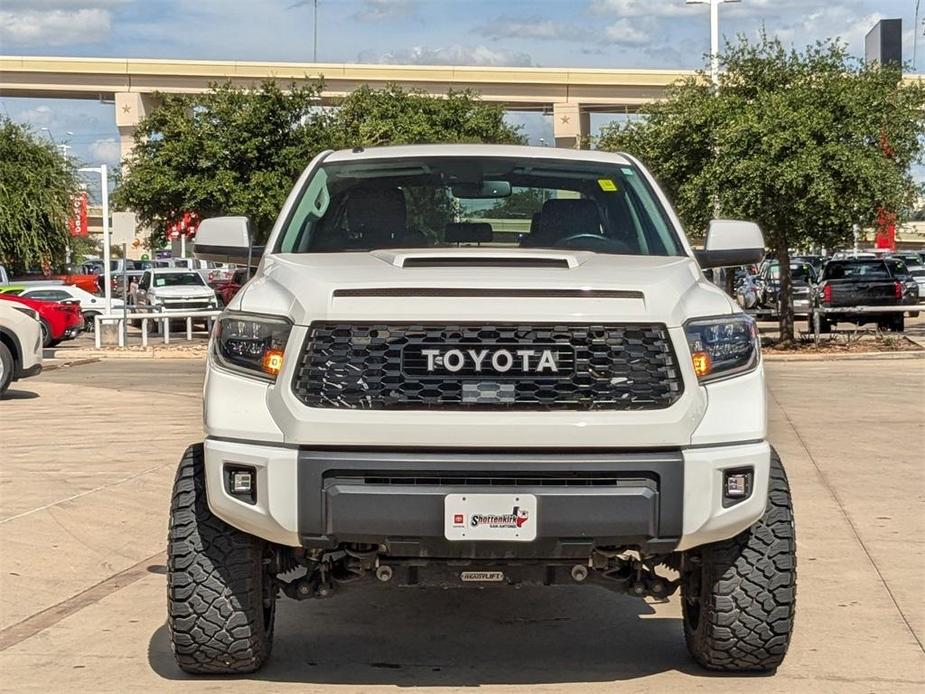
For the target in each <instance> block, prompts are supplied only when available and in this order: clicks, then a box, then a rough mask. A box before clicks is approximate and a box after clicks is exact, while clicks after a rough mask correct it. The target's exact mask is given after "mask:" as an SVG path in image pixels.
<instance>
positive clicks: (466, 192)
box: [451, 181, 511, 200]
mask: <svg viewBox="0 0 925 694" xmlns="http://www.w3.org/2000/svg"><path fill="white" fill-rule="evenodd" d="M451 190H452V191H453V197H454V198H461V199H463V200H478V199H484V198H508V197H510V196H511V184H510V183H509V182H508V181H482V182H481V183H457V184H456V185H454V186H452V187H451Z"/></svg>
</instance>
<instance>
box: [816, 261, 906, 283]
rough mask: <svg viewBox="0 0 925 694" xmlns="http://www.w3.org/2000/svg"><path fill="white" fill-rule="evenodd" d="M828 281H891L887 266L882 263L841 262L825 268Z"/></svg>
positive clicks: (832, 263) (834, 262)
mask: <svg viewBox="0 0 925 694" xmlns="http://www.w3.org/2000/svg"><path fill="white" fill-rule="evenodd" d="M824 279H827V280H847V279H862V280H888V279H891V277H890V273H889V271H888V270H887V269H886V264H885V263H884V262H883V261H882V260H879V261H873V262H870V261H868V262H854V263H852V262H841V261H832V262H830V263H829V264H828V265H826V266H825V277H824Z"/></svg>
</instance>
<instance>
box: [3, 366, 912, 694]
mask: <svg viewBox="0 0 925 694" xmlns="http://www.w3.org/2000/svg"><path fill="white" fill-rule="evenodd" d="M766 368H767V371H768V376H769V409H770V429H771V435H770V438H771V440H772V442H773V443H774V444H775V446H776V447H777V449H778V451H779V452H780V454H781V456H782V458H783V460H784V462H785V465H786V467H787V470H788V473H789V476H790V480H791V485H792V487H793V493H794V503H795V509H796V523H797V536H798V563H799V564H798V565H799V578H798V608H797V622H796V628H795V632H794V638H793V644H792V647H791V651H790V654H789V656H788V658H787V660H786V662H785V663H784V665H783V666H782V667H781V668H780V669H779V671H778V672H777V674H776V675H774V676H764V677H730V676H715V675H711V674H709V673H705V672H703V671H701V670H699V669H698V668H697V667H696V666H695V665H694V664H693V663H692V661H691V660H690V658H689V657H688V655H687V653H686V650H685V648H684V643H683V637H682V633H681V623H680V609H679V602H678V599H677V598H676V597H675V598H672V599H671V600H670V601H668V602H667V603H662V604H657V603H652V602H643V601H641V600H638V599H633V598H629V597H626V596H620V595H615V594H612V593H609V592H606V591H604V590H602V589H599V588H595V587H561V588H553V589H516V590H515V589H485V590H474V591H439V590H402V589H397V588H390V587H382V586H378V585H368V586H362V587H357V588H356V589H355V590H352V591H349V592H347V591H345V593H344V594H343V595H340V596H337V597H336V598H334V599H331V600H327V601H313V602H312V601H309V602H302V603H296V602H292V601H290V600H288V599H283V601H282V602H281V603H280V605H279V608H280V609H279V613H278V614H279V616H278V620H277V628H276V644H275V647H274V653H273V656H272V660H271V661H270V663H269V664H268V665H267V667H265V668H264V669H263V670H262V671H261V672H259V673H257V674H255V675H251V676H248V677H241V678H223V677H210V678H190V677H188V676H186V675H184V674H183V673H181V672H180V671H179V670H178V669H177V668H176V666H175V664H174V662H173V657H172V655H171V653H170V645H169V641H168V638H167V632H166V628H165V625H164V621H165V578H164V571H165V568H164V562H165V558H164V554H163V550H164V547H165V544H166V543H165V540H166V526H167V507H168V499H169V494H170V487H171V484H172V480H173V474H174V470H175V467H176V463H177V461H178V459H179V457H180V455H181V453H182V451H183V448H184V447H185V446H186V445H187V444H188V443H191V442H193V441H196V440H197V439H199V438H200V437H201V424H200V413H201V403H200V391H201V387H202V369H203V367H202V363H201V362H200V361H198V360H189V359H186V360H160V359H158V360H106V361H102V362H97V363H92V364H85V365H81V366H73V367H70V368H60V369H56V370H54V371H49V372H47V373H45V374H43V375H41V376H39V377H38V378H34V379H29V380H28V381H23V382H21V383H19V384H15V387H14V389H13V390H12V391H10V393H8V395H7V397H6V398H4V399H3V400H2V401H0V691H4V692H6V691H10V692H32V691H35V692H47V691H60V690H68V691H81V692H83V691H86V692H129V691H159V692H160V691H183V692H187V691H189V692H199V691H222V692H238V691H253V692H272V691H290V690H292V691H296V690H298V691H303V692H360V691H363V692H368V691H395V690H397V689H398V688H427V689H426V690H427V691H428V692H429V693H430V692H442V691H450V690H457V689H464V688H465V689H469V688H472V687H480V688H481V689H482V690H483V691H490V692H495V691H504V692H508V691H516V692H559V691H563V692H579V691H581V692H621V693H623V692H664V691H710V692H743V691H747V692H749V693H750V694H752V693H754V694H759V693H762V692H788V693H789V692H859V693H860V692H864V693H867V692H921V691H923V690H925V651H923V642H925V601H923V599H922V586H923V583H922V576H923V575H925V452H923V451H925V360H919V359H916V360H895V361H891V360H887V361H873V360H871V361H831V362H810V363H781V362H776V363H771V362H768V363H767V365H766Z"/></svg>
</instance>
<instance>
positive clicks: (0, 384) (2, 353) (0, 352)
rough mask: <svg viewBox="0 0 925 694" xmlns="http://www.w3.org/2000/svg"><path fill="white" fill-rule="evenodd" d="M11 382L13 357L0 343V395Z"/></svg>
mask: <svg viewBox="0 0 925 694" xmlns="http://www.w3.org/2000/svg"><path fill="white" fill-rule="evenodd" d="M12 381H13V355H12V354H10V349H9V347H7V346H6V345H5V344H3V343H2V342H0V395H3V394H4V393H5V392H6V389H7V388H9V387H10V383H11V382H12Z"/></svg>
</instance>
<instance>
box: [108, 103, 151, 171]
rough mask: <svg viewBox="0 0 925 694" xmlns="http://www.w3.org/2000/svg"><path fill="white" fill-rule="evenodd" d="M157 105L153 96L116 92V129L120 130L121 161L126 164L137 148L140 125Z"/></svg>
mask: <svg viewBox="0 0 925 694" xmlns="http://www.w3.org/2000/svg"><path fill="white" fill-rule="evenodd" d="M155 105H156V101H155V98H154V96H153V95H151V94H139V93H137V92H116V127H117V128H118V129H119V160H120V161H121V162H126V161H127V160H128V159H131V157H132V150H133V149H134V148H135V131H136V130H137V129H138V124H139V123H141V121H142V119H143V118H144V117H145V116H147V115H148V114H149V113H150V112H151V110H152V109H153V108H154V106H155Z"/></svg>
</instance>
